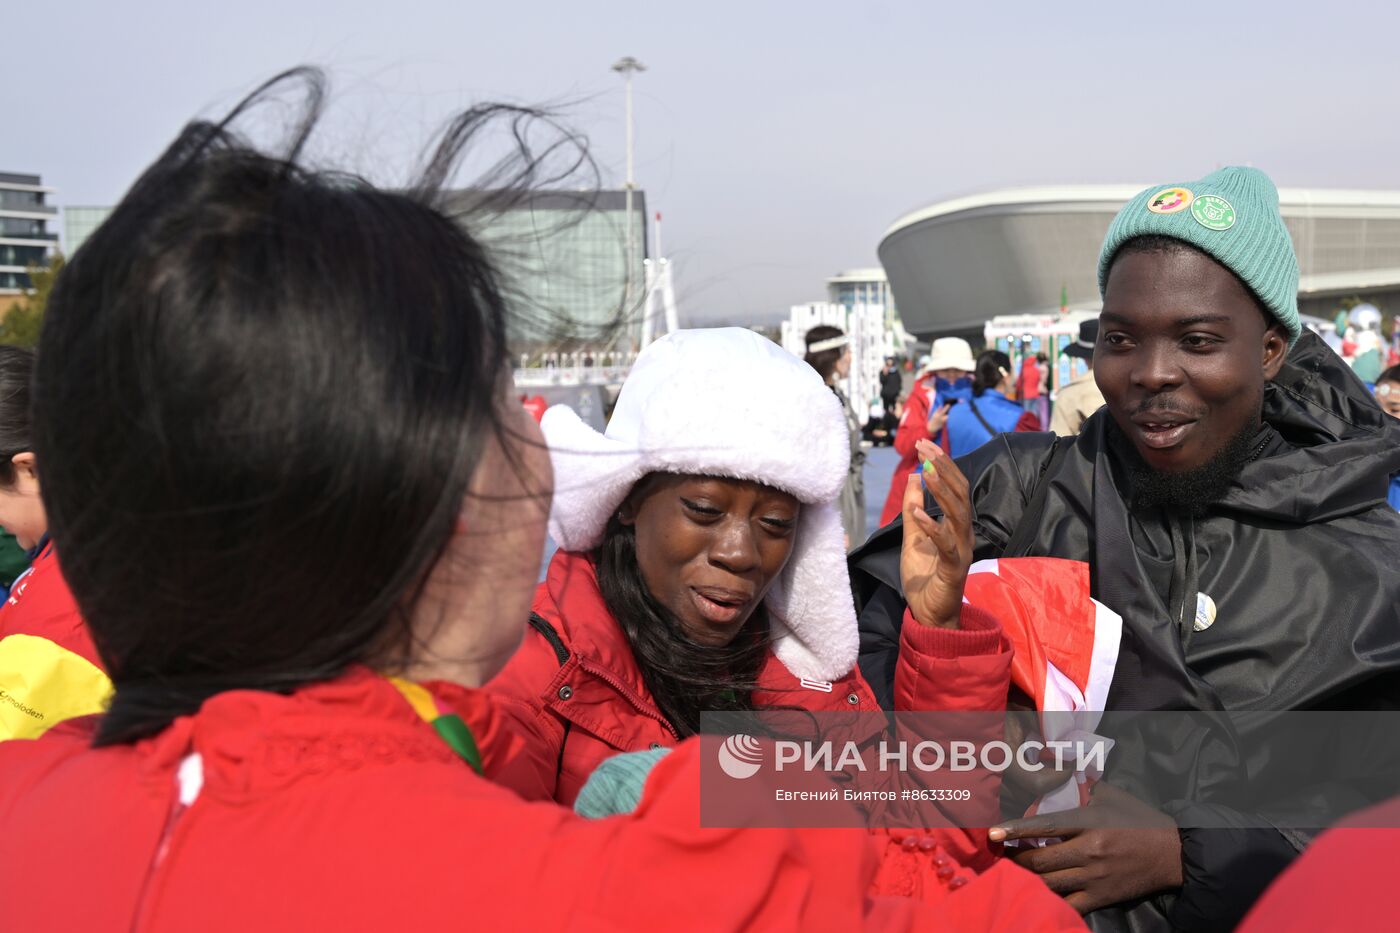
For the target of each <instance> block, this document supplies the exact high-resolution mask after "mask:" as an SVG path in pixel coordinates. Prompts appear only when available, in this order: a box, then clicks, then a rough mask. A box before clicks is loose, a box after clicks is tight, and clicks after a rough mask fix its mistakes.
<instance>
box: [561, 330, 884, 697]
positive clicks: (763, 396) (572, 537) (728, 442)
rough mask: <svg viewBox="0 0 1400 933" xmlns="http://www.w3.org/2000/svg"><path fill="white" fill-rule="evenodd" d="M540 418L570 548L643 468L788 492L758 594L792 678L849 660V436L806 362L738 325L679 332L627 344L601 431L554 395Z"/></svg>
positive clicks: (587, 541) (598, 529) (834, 669)
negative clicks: (779, 536)
mask: <svg viewBox="0 0 1400 933" xmlns="http://www.w3.org/2000/svg"><path fill="white" fill-rule="evenodd" d="M541 427H542V428H543V430H544V436H545V440H546V441H548V443H549V453H550V458H551V460H553V463H554V505H553V509H552V510H551V512H550V516H549V533H550V535H551V536H552V537H553V538H554V540H555V542H557V543H558V544H559V546H560V547H561V548H563V549H564V550H567V551H587V550H590V549H592V548H594V547H596V546H597V545H598V544H599V543H600V542H601V541H602V539H603V532H604V529H605V528H606V527H607V524H608V519H609V517H611V516H612V514H613V513H614V512H616V511H617V509H618V507H619V506H621V505H622V501H623V500H624V499H625V498H626V497H627V494H628V492H630V491H631V489H632V487H633V486H634V485H635V484H636V483H637V481H638V480H640V479H641V478H642V477H643V476H646V475H647V474H648V473H692V474H699V475H707V476H724V477H730V478H733V479H745V480H752V481H754V482H758V483H763V484H764V485H767V486H772V487H774V488H776V489H781V490H783V491H784V492H787V493H789V494H791V495H793V496H795V497H796V498H797V499H798V501H799V502H801V503H802V511H801V515H800V517H799V518H798V522H797V530H796V532H795V536H794V542H793V548H792V555H791V556H790V557H789V558H788V563H787V566H786V567H785V568H784V569H783V572H782V575H781V576H780V577H779V578H778V580H777V581H775V582H774V584H773V586H772V588H770V589H769V591H768V595H767V597H766V599H765V601H764V602H765V605H766V606H767V609H768V616H769V619H770V620H771V624H772V633H773V649H774V651H775V653H776V654H777V656H778V659H779V660H781V661H782V662H783V664H784V665H786V667H787V668H788V670H789V671H791V672H792V673H793V674H794V675H795V676H797V677H799V678H808V679H811V680H820V681H829V680H836V679H838V678H840V677H843V676H845V675H846V674H848V673H850V671H851V670H852V668H854V667H855V663H856V655H857V652H858V651H859V647H860V638H859V634H858V633H857V631H856V614H855V604H854V602H853V601H852V598H851V587H850V578H849V576H848V575H847V572H846V550H845V543H844V532H843V531H842V528H841V513H840V511H839V509H838V508H837V506H836V499H837V497H838V496H839V495H840V492H841V486H842V484H843V483H844V482H845V480H846V474H847V471H848V470H849V468H850V463H851V449H850V435H849V434H848V433H847V427H846V419H845V416H844V414H843V413H842V411H841V403H840V402H839V401H838V400H837V398H836V394H835V393H834V392H832V391H831V389H830V388H828V387H827V385H826V384H825V383H824V382H823V381H822V379H821V377H820V376H818V375H817V372H816V370H814V369H812V367H810V366H808V365H807V364H806V363H805V362H803V361H802V360H800V359H798V358H797V357H795V356H793V355H792V354H790V353H788V352H787V351H786V350H784V349H783V348H782V347H780V346H778V345H777V344H775V343H773V342H772V341H770V340H768V339H766V338H764V337H761V336H759V335H758V334H755V333H753V332H752V331H748V330H744V329H743V328H740V327H725V328H716V329H712V330H683V331H677V332H675V333H673V334H670V335H668V336H666V337H664V338H662V339H661V340H658V341H657V342H656V343H654V344H652V345H651V346H649V347H647V348H646V349H645V350H643V351H642V353H641V355H639V356H638V357H637V361H636V362H635V363H634V364H633V365H632V370H631V373H630V374H629V375H628V377H627V381H626V382H625V383H624V384H623V386H622V394H621V395H619V396H618V399H617V407H616V408H615V409H614V410H613V415H612V419H611V420H610V421H609V422H608V428H607V432H606V433H604V434H599V433H598V432H597V431H595V430H593V429H592V428H590V427H589V426H588V425H586V424H584V423H583V422H582V421H581V420H579V417H578V415H576V414H575V413H574V412H573V410H572V409H570V408H568V407H567V406H564V405H556V406H554V407H553V408H551V409H549V411H547V412H545V415H544V420H543V421H542V422H541Z"/></svg>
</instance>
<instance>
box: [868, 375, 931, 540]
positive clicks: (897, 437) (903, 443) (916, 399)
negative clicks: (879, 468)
mask: <svg viewBox="0 0 1400 933" xmlns="http://www.w3.org/2000/svg"><path fill="white" fill-rule="evenodd" d="M932 406H933V376H925V377H923V378H922V379H919V380H916V381H915V383H914V388H913V389H912V390H910V392H909V398H908V400H907V401H905V403H904V413H903V414H902V415H900V416H899V428H898V429H897V430H896V431H895V433H894V449H895V450H896V451H897V452H898V453H899V465H898V466H896V467H895V468H894V476H893V477H891V478H890V491H889V492H888V493H887V494H886V495H885V507H884V508H883V509H881V511H880V527H881V528H883V527H885V526H886V525H888V524H889V523H890V522H892V521H894V519H895V516H896V515H898V514H899V513H900V510H901V509H902V508H903V505H904V488H905V485H906V483H907V482H908V476H909V474H910V473H913V472H914V471H915V470H917V469H918V468H919V454H918V452H917V451H915V450H914V445H915V444H917V443H918V442H919V441H926V440H928V439H929V437H930V435H929V433H928V417H929V413H930V409H931V408H932Z"/></svg>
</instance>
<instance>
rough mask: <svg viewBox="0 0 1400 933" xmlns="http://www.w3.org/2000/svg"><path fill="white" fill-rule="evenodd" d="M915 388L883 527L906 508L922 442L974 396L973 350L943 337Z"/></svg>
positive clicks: (903, 418)
mask: <svg viewBox="0 0 1400 933" xmlns="http://www.w3.org/2000/svg"><path fill="white" fill-rule="evenodd" d="M919 368H920V372H919V376H918V378H917V379H916V380H915V381H914V388H913V389H912V390H911V391H910V393H909V398H908V400H907V401H906V402H905V403H904V413H903V414H901V415H900V416H899V429H898V430H897V431H896V432H895V436H894V448H895V450H896V451H898V452H899V463H898V464H897V465H896V466H895V468H894V476H893V477H891V478H890V490H889V493H888V494H887V495H886V496H885V507H884V508H883V509H882V510H881V511H880V526H881V527H884V526H885V525H888V524H889V523H890V522H892V521H894V520H895V518H896V516H898V515H899V514H900V512H901V511H902V509H903V500H904V487H905V484H906V481H907V480H908V478H909V474H911V473H913V472H915V471H916V470H918V468H919V454H918V449H917V448H918V445H919V442H920V441H926V440H931V439H936V438H937V437H938V436H939V435H940V434H942V433H943V428H944V426H946V425H947V423H948V415H949V413H950V412H951V411H952V410H953V406H954V405H956V404H957V403H958V402H961V401H966V400H967V399H969V398H971V397H972V379H971V378H970V377H971V375H972V371H973V370H974V369H976V368H977V363H976V361H974V360H973V358H972V347H970V346H968V343H967V341H966V340H963V339H962V338H961V337H940V338H938V339H937V340H935V341H934V342H933V349H932V352H931V353H930V354H929V355H928V356H927V357H925V358H924V359H923V360H922V361H921V364H920V367H919Z"/></svg>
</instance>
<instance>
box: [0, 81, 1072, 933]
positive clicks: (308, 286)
mask: <svg viewBox="0 0 1400 933" xmlns="http://www.w3.org/2000/svg"><path fill="white" fill-rule="evenodd" d="M298 87H304V88H305V92H304V93H305V96H306V97H307V98H308V99H309V101H310V103H309V104H308V105H307V106H306V107H305V108H304V113H303V115H302V117H301V119H299V120H297V122H296V123H295V124H294V125H293V126H292V127H291V142H290V144H289V145H288V146H287V147H286V148H285V149H283V150H281V151H278V152H275V153H265V152H263V151H260V150H259V149H256V148H254V147H253V146H252V145H251V144H249V143H248V142H246V141H245V139H244V138H243V137H242V136H241V135H240V134H239V133H237V132H236V130H235V125H236V123H237V121H239V120H240V119H241V118H242V117H244V116H246V115H247V112H248V111H249V110H250V109H253V108H254V107H256V106H257V105H258V104H260V103H270V102H271V101H274V100H275V102H276V103H278V104H281V105H283V106H284V107H285V106H286V103H287V101H286V98H287V97H288V96H289V95H290V94H291V93H292V92H293V91H294V90H296V89H297V88H298ZM323 94H324V91H323V86H322V82H321V80H320V78H319V76H318V75H317V74H316V73H315V72H308V71H305V70H298V71H296V72H292V73H289V74H288V75H284V76H281V77H280V78H278V79H275V80H273V81H272V82H269V83H268V84H267V85H265V86H264V87H263V88H262V89H260V91H259V92H257V93H255V94H254V95H253V96H252V97H251V98H249V99H248V100H246V101H245V102H244V103H242V104H240V105H239V106H238V107H237V108H235V110H234V111H233V113H232V114H231V115H230V116H229V117H227V118H225V120H224V121H222V122H219V123H212V122H207V121H199V122H195V123H192V124H190V125H189V126H187V127H186V128H185V129H184V130H183V131H182V132H181V133H180V135H179V137H178V138H177V139H176V140H175V142H174V143H173V144H172V145H171V146H170V147H169V148H168V149H167V151H166V152H165V153H164V154H163V155H162V156H161V157H160V158H159V159H157V161H156V162H155V163H154V164H153V165H152V166H151V167H150V168H148V169H147V170H146V171H145V172H144V173H143V174H142V176H141V177H140V178H139V179H138V180H137V182H136V183H135V185H134V186H133V188H132V189H131V190H130V191H129V192H128V193H127V194H126V195H125V196H124V197H123V199H122V201H121V202H120V203H119V204H118V206H117V207H116V208H115V210H114V211H113V213H112V214H111V216H110V217H109V218H108V219H107V221H106V222H104V224H103V225H102V227H101V228H100V229H99V230H97V231H96V232H95V233H94V234H93V236H92V237H91V238H89V239H88V240H87V241H86V242H85V243H84V244H83V246H82V248H81V249H79V250H78V251H77V253H76V254H75V256H74V257H73V259H72V260H71V261H70V262H69V263H68V265H67V266H65V268H64V271H63V274H62V275H61V276H60V277H59V279H58V281H57V283H56V285H55V287H54V290H53V293H52V296H51V297H50V300H49V305H48V310H47V312H46V317H45V321H44V329H43V336H42V340H41V348H40V352H39V356H38V365H37V369H36V372H35V379H34V383H33V385H34V391H33V402H34V411H35V422H34V438H33V450H34V452H35V455H36V457H37V458H38V460H39V462H41V463H43V464H44V478H43V490H44V505H45V507H46V512H47V518H48V526H49V531H50V533H51V535H52V537H53V541H54V544H55V546H56V547H57V550H58V552H59V553H61V554H62V555H63V561H64V564H63V567H64V576H65V579H66V580H67V582H68V584H69V585H70V587H71V589H72V592H73V595H74V598H75V599H76V602H77V604H78V605H79V606H80V607H81V609H82V610H83V615H84V618H85V619H87V621H88V624H89V627H90V629H91V631H92V633H93V637H94V642H95V643H96V645H97V646H98V648H99V653H100V655H101V658H102V661H103V662H104V665H105V667H106V669H107V671H108V672H109V674H110V677H111V680H112V683H113V685H114V693H113V696H112V699H111V703H110V706H109V707H108V709H107V710H106V712H105V713H103V714H102V715H98V716H86V717H82V718H79V719H74V720H70V721H68V722H64V723H61V724H59V725H57V726H55V727H53V728H51V729H49V730H48V732H47V733H45V734H44V735H43V736H41V737H39V738H38V739H36V740H32V741H10V742H3V743H0V905H3V907H0V916H3V922H2V923H0V925H3V927H4V928H5V929H6V930H10V929H14V930H85V931H91V933H109V931H110V933H116V931H123V933H125V931H132V930H141V931H144V933H166V931H184V930H201V931H212V933H221V931H243V930H320V929H333V930H348V931H356V930H382V929H400V928H408V929H419V928H422V929H429V930H439V929H444V930H451V929H458V928H478V927H483V928H487V929H546V930H557V929H566V928H569V929H573V928H588V929H626V928H646V927H649V926H654V925H655V918H657V917H665V919H666V923H667V926H668V928H674V929H697V930H701V929H738V928H741V927H749V928H760V929H775V928H786V927H790V926H799V927H804V928H805V927H812V928H816V927H820V926H831V925H836V926H839V927H840V928H842V929H899V930H904V929H931V928H937V929H949V928H952V929H967V930H971V929H985V928H987V927H988V926H993V927H995V926H998V925H1000V924H1005V923H1010V922H1012V921H1013V920H1014V921H1015V922H1016V923H1018V924H1024V923H1025V921H1026V919H1027V918H1029V919H1031V920H1032V921H1033V922H1034V925H1036V926H1038V928H1041V929H1067V928H1070V927H1071V926H1072V925H1073V924H1074V922H1075V919H1076V918H1074V917H1072V915H1071V916H1068V917H1067V916H1066V914H1067V911H1066V910H1065V909H1064V908H1063V905H1059V904H1057V903H1055V902H1053V900H1052V899H1051V896H1050V895H1049V894H1048V893H1047V892H1045V891H1044V889H1043V887H1042V886H1041V885H1040V884H1039V882H1037V881H1036V880H1035V879H1033V878H1030V877H1029V876H1028V875H1026V874H1025V873H1024V872H1022V871H1021V870H1020V869H1017V868H1016V867H1015V866H1014V865H1011V864H1009V863H1006V862H1002V863H999V864H998V865H997V866H995V867H994V868H993V869H992V870H990V871H989V872H987V873H986V874H984V875H980V876H978V877H976V878H975V879H972V880H971V881H969V882H968V883H967V884H966V887H965V889H964V890H961V891H958V892H957V895H956V896H952V895H951V894H950V895H949V896H947V897H945V898H943V899H942V901H941V903H940V904H931V903H926V902H922V901H918V900H914V899H912V898H907V897H893V896H885V895H883V894H880V893H879V892H877V891H872V886H873V885H874V884H875V882H876V881H877V872H878V871H879V869H880V864H879V861H878V859H879V852H878V850H877V848H876V845H875V842H874V840H873V838H872V837H870V836H869V835H868V834H865V833H862V832H843V833H836V832H832V831H829V830H804V829H788V828H783V827H781V826H779V827H777V828H770V829H762V830H752V829H747V828H739V829H712V828H708V827H704V826H701V825H700V822H699V814H700V805H699V758H698V745H699V743H698V742H690V743H686V744H684V745H683V746H682V747H680V748H678V749H676V750H675V751H674V752H672V753H671V755H669V756H668V759H667V760H666V761H665V762H662V763H661V764H660V765H658V766H657V769H656V771H655V772H654V773H653V774H652V775H651V777H650V779H649V780H648V782H647V787H646V793H645V795H644V797H643V800H642V802H641V806H640V807H639V808H638V809H637V811H636V812H635V813H634V814H631V815H628V816H619V817H616V818H612V819H606V820H598V821H587V820H584V819H581V818H579V817H578V816H576V815H575V814H573V813H572V812H570V811H569V810H567V809H565V808H563V807H559V806H557V805H555V804H553V803H550V802H533V803H532V802H526V801H525V800H522V799H521V796H520V794H519V793H517V787H518V785H516V784H515V783H513V781H512V778H513V777H516V776H518V775H519V774H520V767H521V766H520V761H521V760H523V759H527V758H528V754H529V751H530V747H529V746H528V745H527V743H526V739H527V737H528V735H529V733H530V731H531V729H532V724H531V723H530V722H529V721H528V720H526V719H522V718H520V717H518V716H514V715H513V713H512V712H511V711H508V710H505V709H503V708H502V706H501V704H500V703H498V702H497V700H496V699H495V697H494V695H493V694H490V693H488V692H486V691H484V690H482V689H481V686H482V685H483V684H484V683H485V682H486V681H488V680H489V679H490V678H491V677H492V676H493V675H494V674H496V673H497V672H498V671H499V670H500V669H501V668H502V666H503V665H504V664H505V663H506V661H507V660H508V659H509V658H510V657H511V655H512V654H513V652H515V650H516V649H517V647H518V646H519V645H520V640H521V636H522V634H523V633H524V631H525V628H526V618H527V616H528V612H529V606H530V601H531V596H532V594H533V592H534V589H535V582H536V574H537V570H538V567H539V560H540V555H541V553H542V549H543V544H544V540H545V528H546V516H547V514H548V505H549V501H550V495H551V488H552V486H553V484H554V482H555V478H554V477H553V476H552V473H551V465H550V458H549V456H548V454H547V453H546V451H545V449H544V446H543V443H542V438H541V436H540V433H539V427H538V425H536V424H535V422H534V421H533V419H531V418H530V417H529V415H528V414H527V413H526V412H525V410H524V409H523V407H522V406H521V405H520V404H519V401H518V399H517V397H516V395H515V393H514V392H513V391H512V390H511V387H510V360H511V354H510V352H509V350H508V346H507V342H506V335H507V332H508V328H507V323H508V321H509V312H508V310H507V301H506V298H505V296H504V292H503V289H502V286H501V284H500V279H499V278H498V276H499V273H498V271H497V268H496V266H495V264H494V257H493V255H492V254H491V253H489V252H488V251H487V250H486V249H485V248H484V247H482V246H481V244H479V243H478V242H477V241H476V240H475V239H473V238H472V236H471V235H470V234H469V233H467V232H466V230H468V229H471V228H472V226H473V225H474V223H475V222H476V221H477V220H478V219H479V215H477V214H476V213H475V212H474V210H473V209H470V208H469V209H468V211H467V213H466V214H465V215H464V216H463V215H455V216H454V215H452V214H449V213H448V212H447V209H446V207H445V203H446V202H445V195H444V187H445V184H446V183H447V181H448V179H450V178H451V176H452V175H453V170H454V167H455V166H456V164H457V163H458V161H459V160H460V158H461V157H462V154H463V149H464V147H466V146H468V144H470V143H472V142H473V141H476V140H479V139H480V138H481V136H482V135H483V134H486V135H488V136H489V135H490V134H491V130H492V129H493V128H499V129H500V130H501V131H502V132H504V133H506V134H508V136H509V138H512V139H514V140H516V141H517V142H518V143H520V141H521V140H524V139H532V138H533V139H538V138H539V134H541V133H545V132H548V131H549V130H550V129H553V130H555V131H561V128H560V127H558V126H557V125H555V124H553V123H550V122H548V121H547V120H545V119H544V118H543V117H542V115H541V114H539V113H537V112H535V111H529V110H523V109H521V108H517V107H511V106H505V105H482V106H479V107H476V108H473V109H471V110H469V111H467V112H465V113H463V114H461V115H459V116H458V117H457V118H455V119H454V120H453V121H452V122H451V123H450V124H449V126H448V128H447V130H446V131H445V133H444V134H443V137H442V140H441V142H440V143H439V144H438V145H437V146H436V147H435V148H434V150H433V152H432V153H431V154H430V155H429V157H428V159H427V163H426V167H425V169H424V172H423V173H422V176H421V177H420V179H419V180H418V182H417V183H416V184H412V185H409V186H405V187H402V188H400V189H398V190H392V191H391V190H381V189H378V188H375V187H374V186H373V185H371V184H370V183H368V182H366V181H364V180H363V179H358V178H355V177H352V176H349V175H347V174H344V173H338V172H330V171H324V170H320V169H312V168H309V167H307V166H306V165H304V164H303V163H302V162H301V161H300V158H299V154H300V152H301V150H302V147H303V146H304V144H305V143H306V141H307V139H308V137H309V136H310V134H311V132H312V129H313V128H314V126H315V124H316V118H317V116H318V114H319V111H320V103H321V100H322V98H323ZM258 109H259V112H258V114H257V115H258V116H259V117H262V116H264V114H265V110H263V109H262V108H258ZM284 112H285V111H284ZM258 127H259V129H262V130H265V129H266V127H267V121H266V120H265V119H264V120H261V121H259V123H258ZM562 132H563V133H564V135H563V136H562V138H560V137H558V136H556V137H554V138H555V140H556V142H555V145H554V146H553V147H552V148H551V149H550V151H558V150H559V149H560V148H566V149H570V150H571V151H573V152H575V153H576V154H579V155H580V157H581V158H585V159H586V150H579V149H578V140H577V139H576V138H575V137H573V136H572V135H570V134H568V133H567V131H562ZM520 145H522V146H523V143H520ZM539 168H540V164H539V162H538V161H537V160H535V159H532V158H530V157H529V154H528V152H522V153H519V155H518V158H516V159H514V160H507V161H504V162H496V163H495V169H496V172H497V174H495V175H493V179H494V181H495V185H494V186H493V188H492V194H491V199H490V200H489V202H488V203H487V205H485V209H488V210H489V209H493V208H499V207H501V206H502V205H503V204H508V203H519V202H515V201H514V200H513V199H514V198H516V197H520V198H524V197H526V196H527V195H528V192H529V188H528V184H527V183H528V180H529V179H531V178H532V177H535V172H536V171H537V170H538V169H539ZM513 170H514V171H513ZM551 177H553V176H551ZM793 365H795V366H801V365H802V364H800V363H799V362H798V361H796V360H793ZM804 372H806V370H805V368H804ZM810 378H811V379H812V380H814V381H816V376H815V375H810ZM818 388H819V389H820V392H821V393H823V394H824V398H825V399H826V401H827V402H828V403H829V404H830V405H833V406H834V405H835V404H836V402H835V400H834V398H832V397H831V395H830V393H829V392H826V390H825V388H824V387H820V385H819V381H818ZM832 414H833V416H834V415H835V412H832ZM841 440H842V441H843V442H844V438H842V439H841ZM836 449H837V448H836V447H835V446H833V447H832V451H833V452H834V451H835V450H836ZM841 469H842V470H844V465H842V466H841ZM837 482H838V483H839V477H838V479H837ZM947 501H951V500H947ZM763 514H765V515H766V514H768V512H767V510H766V509H765V510H764V511H763ZM925 518H926V516H925ZM959 527H965V523H963V524H960V526H959ZM837 529H838V526H837V525H835V524H832V525H830V526H829V530H831V531H833V532H834V531H836V530H837ZM967 533H969V534H970V531H969V532H967ZM836 559H837V560H838V561H839V555H838V557H837V558H836ZM955 576H956V575H955ZM715 595H718V594H715ZM848 607H849V603H848ZM848 612H849V608H848ZM973 615H975V614H968V615H967V617H965V618H964V619H963V620H962V621H963V622H964V623H967V624H968V626H969V628H970V627H971V626H972V625H973V624H975V622H976V619H974V618H973V617H972V616H973ZM937 621H944V622H946V623H947V624H949V625H951V626H952V628H951V629H950V630H948V631H944V630H942V629H940V630H938V631H935V632H933V633H932V635H933V636H935V637H936V636H939V635H948V636H950V637H952V638H953V639H960V638H976V637H978V636H979V635H981V634H982V633H981V632H978V631H967V632H964V631H960V630H958V621H957V619H956V618H954V619H949V620H937ZM984 621H985V620H984ZM993 635H995V632H994V633H993ZM755 780H763V777H762V776H758V777H756V778H755ZM751 815H752V817H753V821H754V822H756V823H758V824H760V825H765V821H767V822H766V825H769V826H772V825H774V822H773V819H774V817H773V814H772V813H771V812H768V810H767V809H766V808H759V809H758V811H756V812H754V813H752V814H751Z"/></svg>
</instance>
